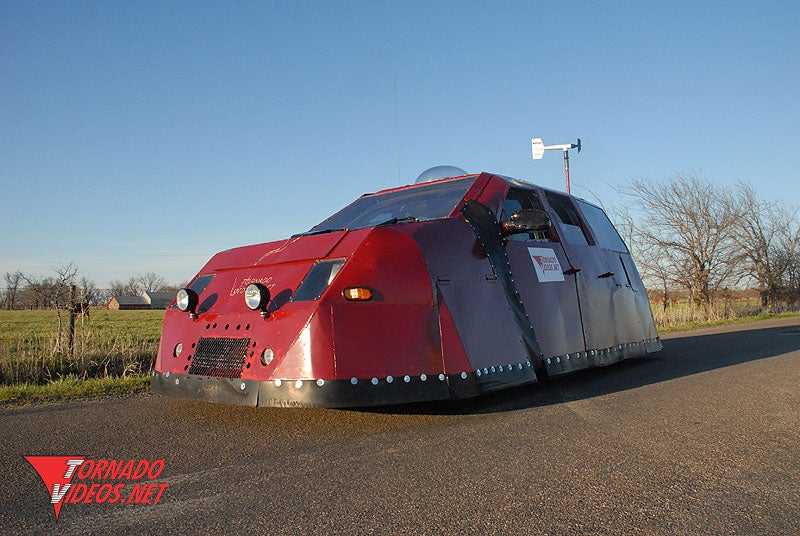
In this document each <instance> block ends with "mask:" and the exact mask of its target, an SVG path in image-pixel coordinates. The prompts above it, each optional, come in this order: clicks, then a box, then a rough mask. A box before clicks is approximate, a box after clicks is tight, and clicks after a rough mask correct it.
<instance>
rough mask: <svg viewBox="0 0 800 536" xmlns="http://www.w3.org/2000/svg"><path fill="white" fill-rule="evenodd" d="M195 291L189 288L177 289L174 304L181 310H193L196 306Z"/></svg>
mask: <svg viewBox="0 0 800 536" xmlns="http://www.w3.org/2000/svg"><path fill="white" fill-rule="evenodd" d="M197 301H198V298H197V292H195V291H193V290H192V289H190V288H182V289H180V290H179V291H178V295H177V302H176V305H177V306H178V309H180V310H181V311H184V312H186V311H189V312H194V310H195V308H196V307H197Z"/></svg>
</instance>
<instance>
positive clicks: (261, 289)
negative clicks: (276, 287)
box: [244, 283, 269, 311]
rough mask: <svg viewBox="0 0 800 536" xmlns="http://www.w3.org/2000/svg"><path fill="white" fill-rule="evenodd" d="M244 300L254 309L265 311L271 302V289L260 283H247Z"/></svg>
mask: <svg viewBox="0 0 800 536" xmlns="http://www.w3.org/2000/svg"><path fill="white" fill-rule="evenodd" d="M244 302H245V303H246V304H247V306H248V307H249V308H250V309H252V310H253V311H258V310H259V309H261V310H262V311H263V310H264V309H266V307H267V303H269V289H267V287H265V286H264V285H262V284H260V283H251V284H250V285H247V288H245V289H244Z"/></svg>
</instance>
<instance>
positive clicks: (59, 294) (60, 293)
mask: <svg viewBox="0 0 800 536" xmlns="http://www.w3.org/2000/svg"><path fill="white" fill-rule="evenodd" d="M53 271H54V272H55V273H56V277H55V278H53V277H48V278H44V279H41V280H39V279H36V278H35V277H33V276H28V275H25V274H23V275H22V278H23V279H24V280H25V281H26V282H27V283H28V287H27V290H28V291H30V292H31V293H32V294H33V296H34V299H35V300H36V302H37V303H39V304H41V306H44V307H49V308H52V309H54V310H55V311H56V317H57V318H58V335H57V337H56V346H55V348H53V353H55V352H57V351H59V350H60V349H61V346H62V338H63V327H64V319H63V317H62V315H61V313H62V311H63V310H64V309H66V308H67V307H68V306H69V305H70V304H71V301H72V299H73V298H74V296H73V294H72V289H73V286H74V284H75V277H76V276H77V274H78V267H77V266H76V265H75V263H73V262H70V263H69V264H67V265H65V266H59V267H55V268H53Z"/></svg>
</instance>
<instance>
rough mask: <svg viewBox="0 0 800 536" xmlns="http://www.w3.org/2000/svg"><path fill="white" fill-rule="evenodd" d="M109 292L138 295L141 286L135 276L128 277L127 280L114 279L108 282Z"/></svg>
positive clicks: (119, 294) (115, 294)
mask: <svg viewBox="0 0 800 536" xmlns="http://www.w3.org/2000/svg"><path fill="white" fill-rule="evenodd" d="M109 287H110V288H111V294H112V295H114V296H139V295H140V294H141V293H142V287H141V284H140V283H139V280H138V279H137V278H136V277H129V278H128V280H127V281H121V280H119V279H115V280H114V281H112V282H111V283H109Z"/></svg>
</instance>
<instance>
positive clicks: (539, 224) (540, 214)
mask: <svg viewBox="0 0 800 536" xmlns="http://www.w3.org/2000/svg"><path fill="white" fill-rule="evenodd" d="M551 225H552V224H551V222H550V216H548V215H547V213H546V212H545V211H543V210H539V209H538V208H525V209H522V210H518V211H516V212H514V213H513V214H511V217H510V218H509V219H508V220H507V221H504V222H501V223H500V229H501V232H502V234H503V236H510V235H515V234H520V233H534V232H546V231H549V230H550V226H551Z"/></svg>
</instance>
